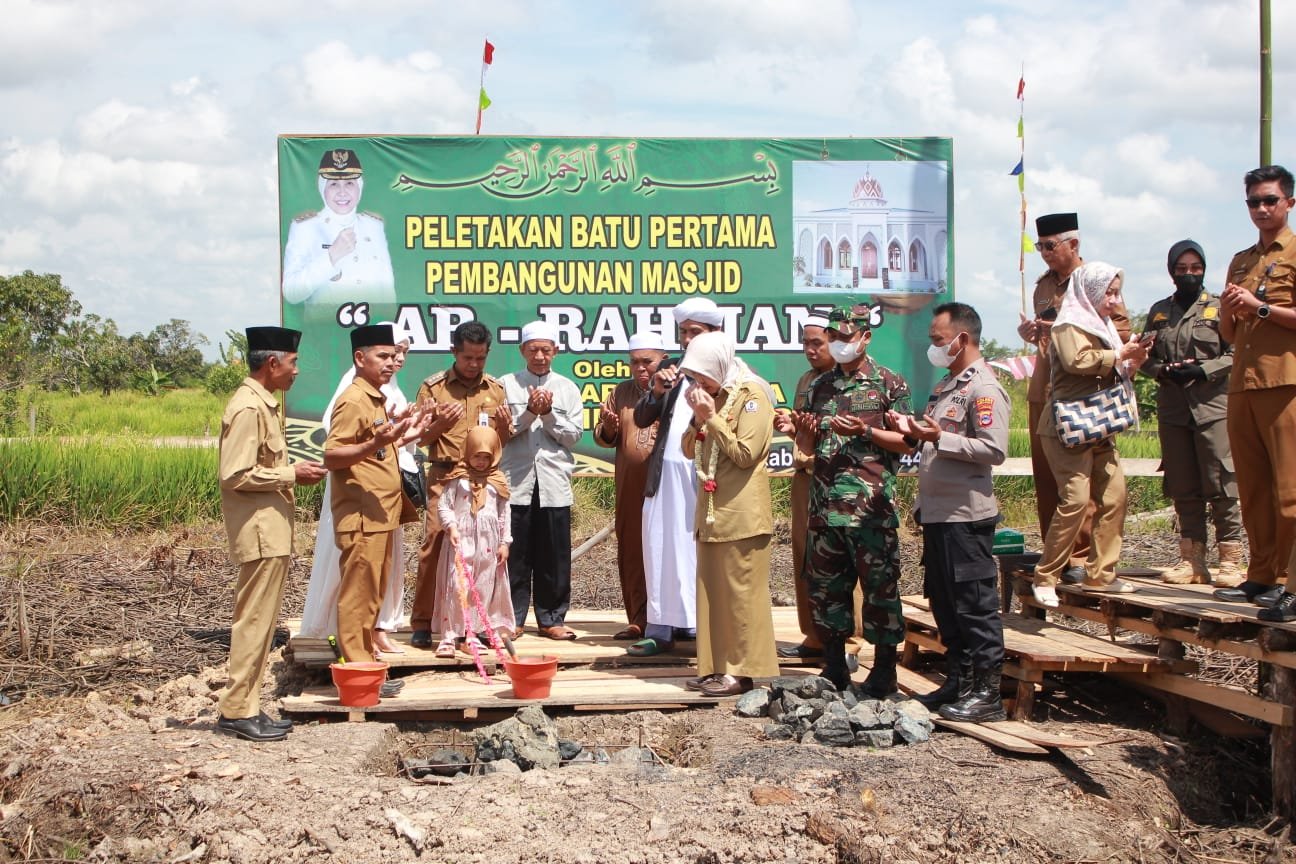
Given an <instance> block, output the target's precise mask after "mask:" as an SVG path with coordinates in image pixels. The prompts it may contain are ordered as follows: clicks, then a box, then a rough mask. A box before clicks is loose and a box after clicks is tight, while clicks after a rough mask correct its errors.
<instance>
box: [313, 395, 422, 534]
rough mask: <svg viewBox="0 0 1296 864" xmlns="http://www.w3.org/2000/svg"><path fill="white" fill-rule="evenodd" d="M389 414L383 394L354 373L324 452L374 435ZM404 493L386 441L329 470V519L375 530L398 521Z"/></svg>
mask: <svg viewBox="0 0 1296 864" xmlns="http://www.w3.org/2000/svg"><path fill="white" fill-rule="evenodd" d="M387 422H389V421H388V418H387V399H386V397H384V396H383V394H382V393H381V392H380V391H379V390H378V388H377V387H375V386H373V385H372V384H370V383H369V382H368V381H366V380H365V379H363V378H360V377H357V378H356V379H355V380H354V381H352V382H351V386H350V387H348V388H347V389H345V390H343V391H342V395H341V396H339V397H338V400H337V403H336V404H335V405H334V406H333V416H332V420H331V421H330V425H329V435H328V440H326V441H325V442H324V452H326V453H327V452H328V451H329V450H333V449H335V448H337V447H344V446H347V445H351V444H363V443H365V442H366V441H371V440H372V439H373V438H374V434H375V432H376V431H377V430H378V428H379V427H380V426H382V425H384V424H385V423H387ZM405 500H406V499H405V495H404V493H403V492H402V491H401V481H400V471H399V469H398V468H397V467H396V447H395V444H394V443H393V444H388V445H387V446H386V447H382V448H380V449H378V450H376V451H374V452H373V453H370V454H369V455H368V456H366V457H365V458H364V459H361V460H360V461H359V462H357V463H355V464H354V465H351V466H350V467H348V468H340V469H338V470H336V471H334V472H333V500H332V502H331V504H332V507H333V524H334V530H336V531H337V532H338V533H344V532H348V531H364V532H379V531H390V530H392V529H394V528H396V527H397V526H398V525H399V524H400V521H401V516H402V504H403V502H404V501H405Z"/></svg>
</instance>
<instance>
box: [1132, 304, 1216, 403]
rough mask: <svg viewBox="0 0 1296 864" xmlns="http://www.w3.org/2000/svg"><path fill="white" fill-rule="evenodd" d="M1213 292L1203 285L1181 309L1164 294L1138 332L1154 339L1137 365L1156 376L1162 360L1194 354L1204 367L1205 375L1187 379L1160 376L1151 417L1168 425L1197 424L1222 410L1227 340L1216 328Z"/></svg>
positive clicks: (1162, 364) (1153, 376)
mask: <svg viewBox="0 0 1296 864" xmlns="http://www.w3.org/2000/svg"><path fill="white" fill-rule="evenodd" d="M1219 323H1220V302H1219V298H1218V297H1216V296H1214V295H1213V294H1209V293H1207V292H1205V291H1203V292H1202V293H1201V296H1199V297H1198V298H1197V299H1196V300H1195V301H1193V304H1192V305H1191V306H1189V307H1188V308H1187V309H1184V308H1182V307H1181V306H1180V305H1179V304H1178V303H1176V302H1175V300H1174V297H1173V296H1172V297H1166V298H1165V299H1164V300H1158V301H1157V302H1156V303H1154V304H1153V305H1152V309H1151V310H1150V311H1149V312H1148V317H1147V324H1146V325H1145V326H1144V327H1143V332H1144V333H1155V334H1156V341H1155V342H1153V343H1152V350H1151V351H1149V352H1148V359H1147V362H1145V363H1144V364H1143V366H1142V367H1141V368H1140V369H1139V372H1141V373H1142V374H1144V375H1147V376H1148V377H1149V378H1156V377H1157V375H1159V374H1160V373H1161V369H1162V368H1163V367H1164V366H1165V365H1166V364H1167V363H1181V362H1183V361H1184V360H1190V359H1191V360H1194V361H1196V363H1197V365H1199V366H1201V368H1202V369H1203V370H1205V372H1206V380H1205V381H1193V382H1190V383H1189V384H1187V385H1184V384H1180V383H1177V382H1175V381H1171V380H1168V379H1166V380H1162V381H1160V382H1159V383H1158V385H1157V421H1158V422H1160V423H1165V424H1168V425H1171V426H1202V425H1204V424H1206V423H1212V422H1214V421H1216V420H1219V419H1221V418H1223V417H1224V415H1225V414H1227V413H1228V381H1229V371H1230V370H1231V369H1232V368H1233V346H1232V345H1229V344H1228V343H1227V342H1225V341H1224V337H1223V336H1221V335H1220V332H1219Z"/></svg>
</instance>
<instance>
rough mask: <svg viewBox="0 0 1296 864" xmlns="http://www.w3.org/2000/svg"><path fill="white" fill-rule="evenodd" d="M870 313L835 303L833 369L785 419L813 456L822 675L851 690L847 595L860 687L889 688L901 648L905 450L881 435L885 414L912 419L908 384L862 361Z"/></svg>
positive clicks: (900, 441) (808, 573) (812, 589)
mask: <svg viewBox="0 0 1296 864" xmlns="http://www.w3.org/2000/svg"><path fill="white" fill-rule="evenodd" d="M871 317H872V310H870V309H869V307H868V306H867V305H857V306H843V307H840V308H837V309H834V310H833V311H832V312H831V313H830V314H829V316H828V329H827V333H828V339H829V342H828V350H829V352H830V353H831V354H832V358H833V360H834V361H836V363H837V366H836V367H835V368H834V369H833V370H832V371H831V372H828V373H826V374H824V375H822V376H820V377H819V378H818V379H817V380H816V381H815V383H814V385H813V387H812V388H811V391H810V400H809V404H807V405H804V406H802V410H799V411H797V412H796V414H795V415H794V416H793V423H794V424H795V427H796V446H797V449H799V450H801V451H802V452H804V453H814V480H813V482H812V483H811V486H810V507H809V513H810V517H809V519H808V520H807V521H808V526H809V536H808V537H807V540H806V545H807V547H808V551H807V553H806V562H805V570H804V573H803V577H802V578H804V579H805V580H806V581H807V582H808V585H809V590H808V594H809V597H810V605H811V610H812V613H813V617H814V623H815V627H816V628H817V629H818V631H819V638H820V641H821V642H822V643H823V650H824V672H823V674H824V677H825V678H827V679H828V680H830V681H832V682H833V684H834V685H835V686H836V687H837V688H838V689H843V690H844V689H845V688H846V687H847V685H849V683H850V673H849V671H848V667H847V665H846V639H847V638H848V637H850V635H851V634H852V633H854V632H855V614H854V609H853V605H854V604H853V602H852V596H851V595H852V590H853V588H854V587H855V585H856V584H857V583H858V584H860V585H862V586H863V587H864V611H863V616H862V617H863V619H864V638H865V639H866V640H867V641H868V642H869V643H870V644H872V645H873V668H872V670H871V671H870V672H869V676H868V678H867V679H866V680H865V682H864V685H863V690H864V692H865V693H866V694H868V695H869V696H871V697H873V698H877V699H882V698H885V697H887V696H890V695H891V694H892V693H894V692H895V689H896V646H898V645H899V644H900V643H901V642H902V641H904V616H903V613H902V611H901V604H900V541H899V536H898V534H897V529H898V528H899V526H900V520H899V517H898V516H897V515H896V510H895V476H896V472H897V471H898V470H899V468H900V454H902V453H908V452H909V451H910V449H911V447H912V444H911V443H906V442H905V440H904V436H903V435H902V434H901V433H900V432H897V431H894V430H892V429H888V428H887V412H888V411H896V412H899V413H901V414H908V413H909V412H910V410H911V409H910V403H909V385H908V383H906V382H905V380H904V378H903V377H901V376H900V375H899V374H898V373H896V372H893V371H891V370H890V369H887V368H886V367H885V366H882V365H880V364H878V363H877V362H875V361H874V360H873V358H871V357H869V356H868V343H869V341H870V340H871V339H872V338H873V331H872V321H871Z"/></svg>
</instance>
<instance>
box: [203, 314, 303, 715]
mask: <svg viewBox="0 0 1296 864" xmlns="http://www.w3.org/2000/svg"><path fill="white" fill-rule="evenodd" d="M246 333H247V344H248V356H247V363H248V377H246V378H244V379H243V383H242V384H240V385H239V387H238V389H237V390H235V391H234V395H233V396H231V397H230V400H229V404H227V405H226V406H225V414H224V416H223V417H222V418H221V432H220V493H221V515H222V516H223V517H224V518H225V534H226V536H227V537H228V538H229V550H230V560H231V561H233V562H234V563H235V564H237V565H239V577H238V583H237V584H236V585H235V588H234V622H233V624H232V626H231V627H230V658H229V682H228V684H227V685H226V687H225V690H224V692H222V693H221V697H220V719H219V720H218V721H217V723H216V725H217V727H218V728H220V729H222V730H224V731H226V732H232V733H234V734H235V735H237V736H239V737H240V738H246V739H247V740H249V741H278V740H280V739H282V738H283V737H284V736H286V735H287V734H288V732H289V731H290V730H291V729H292V721H291V720H273V719H271V718H270V717H269V716H267V715H266V713H265V712H264V711H262V710H261V676H262V674H263V673H264V672H265V664H266V658H267V656H269V654H270V641H271V639H272V638H273V637H274V630H275V622H276V621H277V620H278V618H279V606H280V604H281V603H282V601H283V589H284V578H285V577H286V576H287V575H288V559H289V556H291V555H292V551H293V548H292V546H293V513H294V509H295V503H296V501H295V497H294V495H293V490H294V488H295V487H296V486H298V485H301V486H310V485H313V484H315V483H318V482H319V481H320V480H323V479H324V475H325V474H326V473H327V472H326V471H325V470H324V466H323V465H321V464H320V463H318V462H298V463H296V464H295V465H289V464H288V442H287V441H286V440H285V439H284V432H283V418H282V415H281V414H280V411H279V400H277V399H276V398H275V397H274V395H273V394H274V393H275V391H277V390H284V391H286V390H288V388H290V387H292V385H293V382H294V381H295V380H297V345H298V343H299V342H300V340H301V333H299V332H298V331H296V330H288V329H285V328H283V327H249V328H247V331H246Z"/></svg>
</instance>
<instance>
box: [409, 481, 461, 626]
mask: <svg viewBox="0 0 1296 864" xmlns="http://www.w3.org/2000/svg"><path fill="white" fill-rule="evenodd" d="M454 467H455V466H454V464H453V463H441V462H432V463H429V464H428V468H427V507H426V508H425V515H424V521H423V545H422V546H420V547H419V555H418V579H417V581H416V582H415V583H414V605H413V606H412V607H411V608H410V629H411V630H431V629H432V622H433V621H435V620H437V614H436V581H437V567H439V566H440V562H441V541H442V540H443V539H444V538H445V531H444V530H443V529H442V527H441V517H439V516H438V515H437V502H439V501H440V500H441V481H442V480H444V479H445V476H446V475H447V474H449V473H450V472H451V471H453V470H454Z"/></svg>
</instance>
